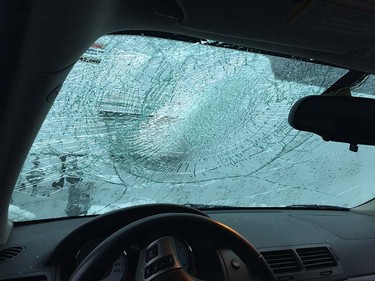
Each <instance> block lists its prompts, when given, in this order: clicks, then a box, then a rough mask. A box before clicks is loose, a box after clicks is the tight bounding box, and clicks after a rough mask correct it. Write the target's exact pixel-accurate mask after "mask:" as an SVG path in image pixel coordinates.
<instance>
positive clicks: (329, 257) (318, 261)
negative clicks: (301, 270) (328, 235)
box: [296, 247, 337, 270]
mask: <svg viewBox="0 0 375 281" xmlns="http://www.w3.org/2000/svg"><path fill="white" fill-rule="evenodd" d="M296 251H297V254H298V255H299V257H300V258H301V261H302V264H303V265H304V267H305V268H306V269H307V270H311V269H318V268H324V267H334V266H336V265H337V262H336V259H335V257H334V256H333V254H332V252H331V251H330V250H329V249H328V248H327V247H318V248H304V249H297V250H296Z"/></svg>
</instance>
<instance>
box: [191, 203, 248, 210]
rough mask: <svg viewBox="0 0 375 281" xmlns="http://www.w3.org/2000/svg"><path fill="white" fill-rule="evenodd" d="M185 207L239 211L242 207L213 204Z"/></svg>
mask: <svg viewBox="0 0 375 281" xmlns="http://www.w3.org/2000/svg"><path fill="white" fill-rule="evenodd" d="M184 205H185V206H187V207H192V208H195V209H199V210H239V209H244V208H243V207H236V206H229V205H215V204H194V203H193V204H190V203H187V204H184Z"/></svg>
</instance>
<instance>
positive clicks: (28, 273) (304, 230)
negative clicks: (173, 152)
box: [0, 205, 375, 281]
mask: <svg viewBox="0 0 375 281" xmlns="http://www.w3.org/2000/svg"><path fill="white" fill-rule="evenodd" d="M176 208H177V209H176ZM184 208H185V207H172V206H170V205H155V206H152V205H148V207H147V208H143V209H142V210H140V209H139V208H128V209H122V210H119V211H115V212H112V213H108V214H105V215H101V216H97V217H80V218H69V219H57V220H45V221H36V222H25V223H16V224H15V227H14V230H13V232H12V234H11V237H10V238H9V240H8V242H7V244H6V245H3V246H2V247H1V248H0V280H1V281H5V280H6V281H10V280H24V281H40V280H68V279H69V278H70V276H71V274H72V273H73V272H74V271H75V270H76V269H77V267H78V266H79V264H81V263H82V261H83V260H84V259H85V258H86V257H87V256H88V255H89V254H90V253H91V252H92V251H93V250H94V249H95V248H96V247H97V246H98V245H99V244H101V243H102V242H103V240H104V239H105V238H107V237H108V236H110V235H112V234H113V233H114V232H116V231H118V230H119V229H120V228H122V227H123V226H125V225H128V224H130V223H132V222H134V221H137V220H138V219H140V218H143V217H147V216H150V215H153V214H158V213H168V212H176V213H178V212H185V211H186V210H185V209H184ZM190 211H191V212H193V213H195V214H200V215H202V216H209V217H211V218H212V219H213V220H215V221H218V222H220V223H222V224H225V225H227V226H229V227H231V228H233V229H234V230H235V231H237V232H238V233H240V234H241V235H242V236H244V237H245V238H246V239H247V240H249V241H250V242H251V243H252V245H253V246H254V247H255V248H256V249H257V250H258V251H259V252H260V253H261V254H262V255H263V257H264V258H265V260H266V261H267V263H268V265H269V266H270V268H271V269H272V270H273V272H274V274H275V276H276V277H277V280H281V281H288V280H319V279H321V280H350V281H363V280H375V262H374V260H375V217H372V216H368V215H364V214H359V213H355V212H351V211H331V210H302V209H240V210H210V211H205V212H201V211H199V210H195V209H190V208H189V212H190ZM166 233H168V231H167V232H166ZM192 233H195V234H194V235H195V236H194V235H193V236H191V235H185V233H183V232H182V233H179V232H178V231H176V232H173V235H164V236H160V237H159V238H158V239H154V235H153V233H146V235H145V237H149V239H146V240H145V241H143V242H142V243H140V244H134V243H132V244H131V245H126V246H125V247H124V249H120V250H121V254H120V255H119V256H117V257H116V259H115V261H114V262H113V263H111V264H110V266H107V270H106V273H105V274H104V275H103V276H100V277H98V279H97V280H140V279H139V278H140V277H139V276H137V272H136V270H135V269H136V268H137V266H139V265H140V264H142V263H143V266H142V268H143V271H144V272H143V273H142V278H143V279H144V280H154V279H155V278H157V277H158V276H159V275H162V274H163V272H164V271H165V269H166V268H170V267H173V266H179V267H181V268H183V269H184V270H185V271H186V272H189V274H191V275H193V276H196V277H198V278H202V279H204V280H257V279H256V276H253V275H252V272H251V271H250V272H248V270H247V268H246V266H241V265H242V264H243V262H242V261H241V259H240V258H239V257H238V256H237V255H236V254H235V253H234V252H232V251H231V249H220V250H218V251H217V252H216V253H206V252H205V251H204V250H202V249H204V248H205V245H204V244H203V243H204V242H203V241H206V242H205V243H207V239H201V238H202V237H203V236H202V235H204V233H205V230H204V229H200V230H199V231H194V232H192ZM156 234H157V235H159V231H158V230H157V229H156V230H155V235H156ZM140 235H141V234H140ZM142 235H144V234H142ZM192 237H193V238H194V239H193V238H192ZM206 238H207V237H206ZM212 239H214V237H212ZM125 244H126V242H125ZM163 245H169V246H170V245H172V248H168V247H169V246H163ZM174 253H175V255H174ZM214 256H216V257H218V258H216V259H215V258H214ZM215 263H216V264H215ZM103 264H105V262H104V261H103ZM218 267H220V268H221V269H222V272H221V273H220V274H219V275H217V276H215V273H214V272H213V269H214V268H218ZM163 270H164V271H163ZM146 271H147V272H148V273H146ZM219 276H220V277H219ZM238 276H248V277H247V278H246V279H240V278H239V277H238ZM220 278H221V279H220ZM155 280H156V279H155Z"/></svg>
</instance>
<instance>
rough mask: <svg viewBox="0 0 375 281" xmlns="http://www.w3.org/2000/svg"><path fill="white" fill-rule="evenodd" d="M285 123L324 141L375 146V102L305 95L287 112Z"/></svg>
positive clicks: (366, 99) (352, 147)
mask: <svg viewBox="0 0 375 281" xmlns="http://www.w3.org/2000/svg"><path fill="white" fill-rule="evenodd" d="M288 121H289V124H290V125H291V126H292V127H293V128H295V129H297V130H300V131H306V132H311V133H314V134H317V135H319V136H321V137H323V139H324V140H325V141H337V142H344V143H349V144H350V150H351V151H354V152H357V151H358V144H366V145H375V99H369V98H359V97H350V96H308V97H304V98H302V99H300V100H299V101H297V102H296V103H295V104H294V105H293V107H292V109H291V110H290V113H289V119H288Z"/></svg>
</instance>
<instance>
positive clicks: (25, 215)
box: [8, 205, 36, 221]
mask: <svg viewBox="0 0 375 281" xmlns="http://www.w3.org/2000/svg"><path fill="white" fill-rule="evenodd" d="M35 217H36V216H35V214H34V213H32V212H29V211H27V210H23V209H21V208H20V207H18V206H15V205H9V215H8V218H9V220H11V221H25V220H33V219H35Z"/></svg>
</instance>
